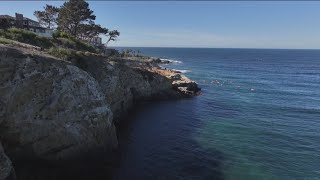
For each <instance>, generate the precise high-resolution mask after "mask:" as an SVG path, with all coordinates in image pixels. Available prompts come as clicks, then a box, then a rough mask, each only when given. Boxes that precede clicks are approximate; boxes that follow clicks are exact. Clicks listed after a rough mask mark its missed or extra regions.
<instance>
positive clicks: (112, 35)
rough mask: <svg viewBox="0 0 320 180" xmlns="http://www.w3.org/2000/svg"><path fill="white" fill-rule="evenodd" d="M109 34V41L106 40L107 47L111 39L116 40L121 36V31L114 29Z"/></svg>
mask: <svg viewBox="0 0 320 180" xmlns="http://www.w3.org/2000/svg"><path fill="white" fill-rule="evenodd" d="M107 36H109V38H108V40H107V42H106V47H108V43H109V42H110V41H115V40H116V39H117V38H118V36H120V32H119V31H117V30H113V31H110V32H109V33H108V34H107Z"/></svg>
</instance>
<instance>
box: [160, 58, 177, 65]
mask: <svg viewBox="0 0 320 180" xmlns="http://www.w3.org/2000/svg"><path fill="white" fill-rule="evenodd" d="M160 60H162V61H169V62H171V63H176V64H181V63H182V61H178V60H174V59H165V58H163V59H160Z"/></svg>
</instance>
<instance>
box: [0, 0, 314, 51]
mask: <svg viewBox="0 0 320 180" xmlns="http://www.w3.org/2000/svg"><path fill="white" fill-rule="evenodd" d="M45 4H53V5H56V6H60V5H62V4H63V1H31V2H21V1H0V14H8V15H12V16H14V13H15V12H19V13H23V14H24V16H26V17H30V18H32V19H36V18H35V17H34V16H33V12H34V11H35V10H41V9H42V7H43V6H44V5H45ZM89 4H90V8H91V9H92V10H93V11H94V12H95V15H96V16H97V19H96V23H98V24H101V25H103V26H105V27H107V28H109V29H117V30H119V31H120V32H121V36H120V38H119V40H118V41H117V42H111V43H110V45H111V46H130V47H133V46H136V47H146V46H147V47H149V46H153V47H217V48H220V47H221V48H311V49H320V2H316V1H312V2H303V1H283V2H276V1H266V2H258V1H245V2H241V1H240V2H239V1H237V2H236V1H232V2H230V1H226V2H222V1H212V2H210V1H200V2H199V1H197V2H196V1H180V2H177V1H156V2H155V1H153V2H150V1H149V2H148V1H131V2H130V1H119V2H116V1H89Z"/></svg>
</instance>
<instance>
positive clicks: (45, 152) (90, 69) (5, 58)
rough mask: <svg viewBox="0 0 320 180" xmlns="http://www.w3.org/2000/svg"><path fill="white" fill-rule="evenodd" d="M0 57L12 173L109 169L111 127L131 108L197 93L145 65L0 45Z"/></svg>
mask: <svg viewBox="0 0 320 180" xmlns="http://www.w3.org/2000/svg"><path fill="white" fill-rule="evenodd" d="M0 51H1V58H0V59H1V61H0V68H1V71H2V72H3V73H4V76H3V77H2V78H1V81H0V82H1V87H2V88H1V90H0V91H1V94H2V96H1V99H0V103H1V104H3V105H4V107H5V108H4V109H3V110H2V111H1V114H0V115H1V117H3V118H1V121H0V128H1V132H0V137H1V139H0V140H1V143H2V145H3V147H4V150H5V154H4V153H2V154H3V155H4V156H5V157H9V158H10V159H11V160H12V161H13V165H14V166H15V165H16V163H17V162H20V161H22V162H23V161H27V162H29V161H30V162H36V163H38V162H46V163H48V164H54V165H57V166H60V165H62V164H72V165H80V166H81V164H82V165H88V162H90V163H91V164H92V166H95V165H94V164H93V163H96V164H100V163H99V162H97V161H102V164H105V162H111V161H112V159H113V158H112V156H113V154H114V153H113V152H114V151H115V150H116V149H117V148H118V140H117V130H116V125H117V123H120V122H119V121H120V120H121V119H122V118H124V117H125V116H126V115H127V114H128V112H129V111H130V110H132V107H134V106H135V104H136V103H138V102H141V101H150V100H169V99H178V98H187V97H193V96H196V95H199V92H200V88H198V86H197V84H196V83H195V82H194V81H192V80H190V79H188V78H187V77H186V76H184V75H182V74H181V72H178V71H174V70H170V69H163V68H161V67H160V66H159V61H155V60H154V59H153V58H147V59H136V60H134V59H130V58H119V57H105V56H99V55H89V56H82V57H81V58H77V59H71V60H70V61H64V60H61V59H58V58H55V57H53V56H51V55H49V54H47V53H46V52H45V51H40V50H38V49H34V48H30V47H29V48H28V47H27V48H26V47H15V46H13V47H12V46H11V47H10V46H6V45H1V48H0ZM160 63H167V62H160ZM31 129H32V131H30V130H31ZM101 156H104V157H101ZM8 164H10V163H8ZM22 164H23V163H22ZM40 164H41V163H40ZM107 164H108V163H107ZM13 168H14V167H11V168H7V169H10V170H12V169H13ZM19 171H21V168H20V169H19ZM19 171H18V172H17V171H16V172H17V176H18V177H19V176H20V175H19ZM22 171H23V170H22Z"/></svg>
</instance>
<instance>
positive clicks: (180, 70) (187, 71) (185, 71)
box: [172, 69, 191, 73]
mask: <svg viewBox="0 0 320 180" xmlns="http://www.w3.org/2000/svg"><path fill="white" fill-rule="evenodd" d="M172 70H174V71H179V72H181V73H189V72H191V70H187V69H172Z"/></svg>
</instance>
